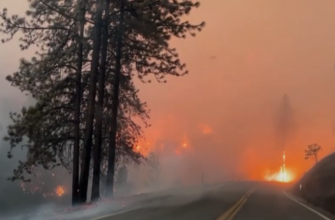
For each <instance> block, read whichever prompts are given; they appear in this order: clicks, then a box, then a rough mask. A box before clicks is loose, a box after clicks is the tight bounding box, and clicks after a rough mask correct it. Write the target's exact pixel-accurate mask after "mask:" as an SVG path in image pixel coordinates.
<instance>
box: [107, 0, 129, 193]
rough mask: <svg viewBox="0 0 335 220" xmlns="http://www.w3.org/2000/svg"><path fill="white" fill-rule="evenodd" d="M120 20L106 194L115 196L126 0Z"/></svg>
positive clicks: (122, 0) (121, 1) (121, 0)
mask: <svg viewBox="0 0 335 220" xmlns="http://www.w3.org/2000/svg"><path fill="white" fill-rule="evenodd" d="M120 3H121V4H120V20H119V28H118V32H117V37H116V60H115V61H116V62H115V74H114V81H113V94H112V114H111V119H110V126H111V132H110V134H109V138H108V140H109V155H108V171H107V188H106V194H107V196H109V197H113V193H114V192H113V190H114V173H115V153H116V152H115V151H116V132H117V115H118V107H119V84H120V74H121V58H122V38H123V22H124V4H125V2H124V0H120Z"/></svg>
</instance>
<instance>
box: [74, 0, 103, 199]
mask: <svg viewBox="0 0 335 220" xmlns="http://www.w3.org/2000/svg"><path fill="white" fill-rule="evenodd" d="M102 11H103V0H96V12H95V18H94V39H93V53H92V63H91V73H90V81H89V95H88V106H87V121H86V127H85V137H84V151H83V159H82V164H81V172H80V183H79V199H80V202H86V201H87V187H88V178H89V173H90V160H91V151H92V136H93V124H94V115H95V114H94V111H95V96H96V87H97V86H96V83H97V75H98V71H99V70H98V67H99V53H100V48H101V29H102Z"/></svg>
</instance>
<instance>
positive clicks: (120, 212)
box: [90, 208, 138, 220]
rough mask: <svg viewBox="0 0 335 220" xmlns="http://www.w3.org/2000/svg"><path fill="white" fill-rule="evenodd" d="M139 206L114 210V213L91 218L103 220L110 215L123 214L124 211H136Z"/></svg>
mask: <svg viewBox="0 0 335 220" xmlns="http://www.w3.org/2000/svg"><path fill="white" fill-rule="evenodd" d="M136 209H138V208H131V209H126V210H122V211H118V212H114V213H112V214H108V215H104V216H100V217H97V218H92V219H90V220H103V219H105V218H108V217H112V216H115V215H120V214H123V213H126V212H130V211H134V210H136Z"/></svg>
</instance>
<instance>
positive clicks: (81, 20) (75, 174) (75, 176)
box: [72, 1, 86, 205]
mask: <svg viewBox="0 0 335 220" xmlns="http://www.w3.org/2000/svg"><path fill="white" fill-rule="evenodd" d="M85 14H86V1H80V3H79V13H78V18H77V22H78V24H79V42H78V49H77V56H78V58H77V65H76V67H77V72H76V98H75V103H74V105H75V108H74V109H75V112H74V121H75V123H74V137H75V138H74V144H73V171H72V205H77V204H78V203H79V198H78V191H79V148H80V146H79V145H80V101H81V95H82V94H81V77H82V66H83V38H84V28H85Z"/></svg>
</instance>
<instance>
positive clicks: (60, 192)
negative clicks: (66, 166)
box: [55, 186, 65, 196]
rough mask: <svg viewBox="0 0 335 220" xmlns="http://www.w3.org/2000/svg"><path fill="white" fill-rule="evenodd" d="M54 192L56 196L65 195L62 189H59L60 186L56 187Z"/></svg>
mask: <svg viewBox="0 0 335 220" xmlns="http://www.w3.org/2000/svg"><path fill="white" fill-rule="evenodd" d="M55 192H56V194H57V195H58V196H62V195H63V194H64V193H65V191H64V189H63V187H61V186H57V188H56V190H55Z"/></svg>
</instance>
